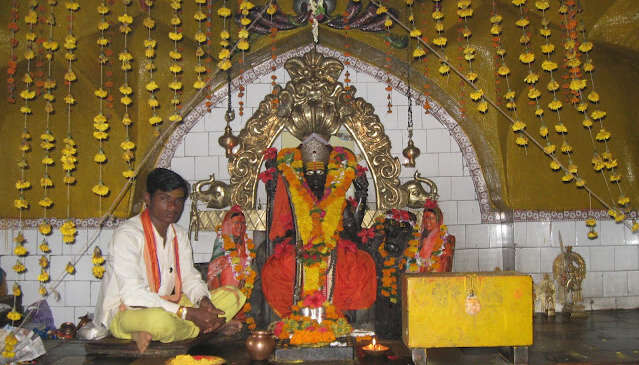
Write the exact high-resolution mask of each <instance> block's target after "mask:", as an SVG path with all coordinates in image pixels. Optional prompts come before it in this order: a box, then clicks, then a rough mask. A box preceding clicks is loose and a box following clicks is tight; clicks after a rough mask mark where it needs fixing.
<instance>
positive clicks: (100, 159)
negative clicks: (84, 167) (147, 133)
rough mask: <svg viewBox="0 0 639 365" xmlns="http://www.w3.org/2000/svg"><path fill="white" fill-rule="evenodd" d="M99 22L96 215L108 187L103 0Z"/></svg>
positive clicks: (95, 128) (103, 1) (104, 11)
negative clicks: (105, 177) (104, 170)
mask: <svg viewBox="0 0 639 365" xmlns="http://www.w3.org/2000/svg"><path fill="white" fill-rule="evenodd" d="M97 11H98V15H99V16H100V21H99V22H98V26H97V30H98V34H99V36H98V41H97V44H98V65H99V67H100V86H99V88H98V89H96V90H95V91H94V92H93V94H94V95H95V97H96V98H98V114H97V115H96V116H95V117H93V138H95V139H96V140H97V141H98V151H97V153H96V154H95V156H93V162H95V163H96V164H98V182H97V184H96V185H94V186H93V188H92V189H91V191H93V193H94V194H96V195H97V196H98V213H99V214H100V215H102V199H103V198H104V197H105V196H106V195H107V194H109V187H108V186H106V185H105V184H104V183H103V181H102V168H103V165H104V164H105V163H106V162H107V160H108V158H107V156H106V154H105V153H104V149H103V141H104V140H105V139H107V138H108V137H109V133H108V130H109V123H108V120H107V117H106V115H105V113H104V99H106V98H107V97H108V95H109V93H108V91H107V90H105V88H104V65H105V64H107V63H108V62H109V58H108V56H107V55H106V54H105V48H106V47H107V46H108V45H109V43H110V41H109V39H108V38H106V37H105V32H106V30H107V29H109V22H107V18H106V15H107V14H108V13H109V12H110V11H111V9H109V7H108V6H107V4H106V2H105V0H102V2H101V3H100V5H99V6H98V8H97Z"/></svg>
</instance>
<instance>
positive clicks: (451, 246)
mask: <svg viewBox="0 0 639 365" xmlns="http://www.w3.org/2000/svg"><path fill="white" fill-rule="evenodd" d="M419 242H420V243H419V251H418V253H417V255H416V257H415V262H414V265H409V266H408V271H409V272H450V271H452V269H453V254H454V253H455V236H453V235H451V234H449V233H448V230H447V228H446V226H445V225H444V215H443V214H442V211H441V209H440V208H439V206H438V205H437V201H435V200H431V199H428V200H426V203H425V204H424V214H423V216H422V223H421V235H420V239H419Z"/></svg>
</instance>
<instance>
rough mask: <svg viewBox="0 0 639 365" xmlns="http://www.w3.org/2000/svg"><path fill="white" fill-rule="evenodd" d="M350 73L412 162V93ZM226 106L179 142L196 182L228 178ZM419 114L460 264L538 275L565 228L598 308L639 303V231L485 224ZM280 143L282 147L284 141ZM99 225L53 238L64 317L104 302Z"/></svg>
mask: <svg viewBox="0 0 639 365" xmlns="http://www.w3.org/2000/svg"><path fill="white" fill-rule="evenodd" d="M349 72H350V73H351V79H352V80H353V85H354V86H355V87H356V88H357V96H362V97H364V98H365V99H366V100H367V101H368V102H370V103H372V104H373V106H374V107H375V110H376V111H377V114H378V116H379V118H380V120H381V121H382V123H383V124H384V126H385V129H386V134H387V135H388V136H389V137H390V139H391V143H392V154H393V155H394V156H397V157H398V158H400V159H401V160H403V157H402V156H401V151H402V149H403V147H404V146H406V143H407V141H408V136H407V132H406V111H407V101H406V97H405V96H402V95H400V94H398V93H397V92H395V91H393V113H391V114H389V113H387V112H386V95H387V93H386V91H385V90H384V88H385V86H386V85H385V84H380V83H379V82H377V81H376V80H375V79H373V78H372V77H370V76H369V75H367V74H365V73H361V72H358V71H356V70H352V69H351V70H349ZM276 74H277V75H278V80H288V75H286V73H285V72H284V71H283V70H282V69H279V70H277V71H276ZM342 78H343V75H342ZM270 83H271V78H270V75H266V76H264V77H263V78H262V79H260V80H258V81H256V82H254V83H251V84H247V85H245V86H246V91H245V94H246V96H245V98H244V102H245V110H244V116H240V115H239V110H238V109H237V106H238V100H237V98H234V100H233V102H234V107H235V108H236V109H235V113H236V119H235V120H234V121H233V122H232V123H231V127H232V128H233V130H234V132H235V133H236V134H237V133H238V132H239V130H240V129H241V128H242V125H244V123H245V122H246V120H248V118H249V117H250V116H251V114H252V112H253V110H254V108H255V107H256V106H257V105H258V104H259V102H260V101H261V100H262V98H263V96H264V94H265V93H267V92H269V91H270ZM225 110H226V101H223V102H222V103H220V104H219V105H217V106H216V107H214V108H213V109H212V111H211V113H208V114H207V115H206V116H205V117H203V118H202V119H201V120H200V121H199V122H198V123H197V124H196V125H194V126H193V128H192V129H191V130H190V132H189V133H188V134H187V135H186V136H185V137H184V138H183V141H182V143H180V144H179V145H178V146H177V148H176V150H175V154H174V157H173V159H172V161H171V168H172V169H174V170H175V171H177V172H179V173H180V174H181V175H182V176H183V177H184V178H185V179H187V180H189V182H191V183H192V182H195V181H196V180H200V179H205V178H208V177H209V175H210V174H211V173H214V174H215V177H216V178H217V179H218V180H222V181H227V182H228V179H229V174H228V170H227V159H226V157H225V155H224V151H223V150H222V149H221V147H220V146H219V145H218V142H217V140H218V138H219V137H220V136H221V135H222V133H223V130H224V127H225V122H224V112H225ZM413 117H414V125H415V131H414V132H415V133H414V135H415V138H414V141H415V145H416V146H417V147H418V148H420V150H421V152H422V154H421V156H420V157H419V158H417V161H416V163H417V170H418V171H420V172H421V174H422V176H425V177H429V178H432V179H433V180H434V181H435V182H436V183H437V184H438V187H439V194H440V202H439V204H440V207H441V208H442V210H443V212H444V219H445V223H446V225H447V226H448V227H449V231H450V233H451V234H454V235H455V236H456V238H457V241H456V252H455V259H454V267H453V269H454V271H458V272H465V271H468V272H476V271H487V270H488V271H490V270H493V269H495V267H500V268H504V265H506V267H505V268H506V269H508V268H509V267H508V265H511V267H510V268H514V269H516V270H517V271H521V272H525V273H529V274H531V275H532V276H533V278H534V280H535V281H538V280H540V279H541V278H542V276H543V273H548V272H552V261H553V260H554V258H555V257H556V256H557V254H558V253H559V240H558V236H559V232H561V235H562V238H563V241H564V242H565V243H566V244H569V245H574V246H575V247H574V250H575V252H577V253H579V254H581V255H582V256H583V257H584V260H585V262H586V265H587V271H588V273H587V276H586V279H585V280H584V282H583V295H584V298H585V300H584V301H585V304H586V307H587V308H588V309H591V308H592V309H606V308H637V307H639V237H637V235H635V234H632V233H631V232H630V231H629V230H628V229H624V227H623V226H621V225H617V224H614V223H613V222H611V221H603V222H599V223H598V227H597V230H598V232H599V237H598V238H597V239H595V240H590V239H588V238H587V237H586V235H587V232H588V230H587V229H586V228H585V224H584V223H583V222H552V223H551V222H517V223H514V224H513V223H510V224H509V223H505V224H481V215H480V210H479V203H478V200H477V194H476V192H475V187H474V185H473V182H472V179H471V177H470V175H469V173H468V167H467V166H466V163H465V161H464V159H463V156H462V153H461V152H460V149H459V146H458V145H457V142H456V141H455V140H454V139H453V138H452V137H451V136H450V134H449V132H448V130H447V129H446V128H445V127H444V126H443V125H442V124H441V123H440V122H439V121H437V120H436V119H435V118H434V117H433V116H432V115H430V114H425V113H424V111H423V110H422V108H421V106H413ZM275 147H278V148H279V147H280V142H279V141H277V142H276V143H275ZM362 163H364V162H362ZM414 172H415V169H414V168H402V173H401V176H400V178H401V180H402V182H404V181H406V180H408V179H410V178H411V177H412V176H413V173H414ZM370 186H371V190H370V193H369V202H370V203H373V202H374V200H375V195H374V193H373V190H372V183H371V184H370ZM259 192H260V193H259V197H260V199H261V201H262V203H264V202H265V199H264V194H263V189H261V188H260V189H259ZM189 210H190V201H189V202H187V204H186V206H185V209H184V214H183V215H182V217H181V219H180V224H182V225H183V226H185V227H187V226H188V212H189ZM95 233H96V231H95V230H87V229H80V233H79V235H78V241H77V243H76V244H74V245H66V244H63V243H62V240H61V237H60V235H59V233H58V232H57V231H56V232H54V233H53V234H52V236H50V237H49V245H50V246H51V248H52V254H51V273H52V279H56V278H58V276H59V275H60V274H61V272H62V271H63V270H64V267H65V265H66V263H67V262H69V261H70V260H75V259H77V258H78V257H80V260H79V262H78V264H77V265H76V269H77V273H76V274H75V275H73V276H68V277H66V278H65V279H64V282H63V283H62V285H59V286H58V287H57V292H58V293H59V294H60V296H61V299H60V301H56V300H55V299H53V298H49V299H48V301H49V305H50V306H51V308H52V311H53V314H54V316H55V321H56V324H57V325H59V324H61V323H62V322H65V321H74V322H77V317H79V316H81V315H84V314H86V312H90V311H92V310H93V306H95V303H96V299H97V295H98V291H99V287H100V281H99V280H97V279H95V278H94V277H93V276H92V274H91V267H92V264H91V256H90V254H91V251H90V252H89V253H88V254H85V255H83V256H79V253H80V251H81V250H82V248H83V247H84V244H85V242H86V241H87V239H88V238H92V237H93V236H94V234H95ZM111 233H112V231H111V230H108V229H105V230H102V231H101V233H100V235H99V236H98V237H97V240H96V242H97V244H98V245H99V246H100V248H101V249H102V252H103V253H104V254H105V255H106V257H107V259H108V242H109V241H110V239H111ZM24 234H25V237H26V239H27V244H26V246H27V248H28V250H29V251H30V255H31V256H29V257H28V258H27V260H26V261H27V267H28V269H29V270H28V271H27V273H25V274H20V275H17V274H15V273H14V272H13V270H12V269H11V267H12V266H13V265H14V264H15V262H16V257H15V256H12V255H13V253H12V251H13V247H14V243H13V241H12V237H13V236H14V232H13V231H11V230H1V231H0V255H2V256H1V257H0V265H1V266H2V268H4V270H5V271H6V272H7V279H8V284H9V288H10V287H11V285H12V284H13V282H14V281H15V280H19V281H20V282H21V285H22V289H23V292H24V298H23V302H24V303H25V304H29V303H31V302H33V301H35V300H37V299H38V298H39V297H40V296H39V294H38V288H39V283H38V282H37V281H36V278H37V275H38V273H39V267H38V266H37V259H38V256H37V255H36V254H35V253H36V252H37V249H36V245H37V244H39V242H40V240H41V239H42V237H40V236H38V234H37V232H36V230H26V231H25V232H24ZM213 240H214V235H213V234H212V233H211V232H200V234H199V240H198V241H193V254H194V258H195V261H196V262H204V261H208V259H209V258H210V255H211V249H212V246H211V244H212V242H213ZM513 251H514V253H513ZM513 256H514V257H513ZM504 263H506V264H504Z"/></svg>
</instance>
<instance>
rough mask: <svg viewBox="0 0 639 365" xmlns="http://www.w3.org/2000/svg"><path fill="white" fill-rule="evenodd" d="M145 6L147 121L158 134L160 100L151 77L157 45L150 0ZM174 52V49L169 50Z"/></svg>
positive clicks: (155, 84) (160, 120)
mask: <svg viewBox="0 0 639 365" xmlns="http://www.w3.org/2000/svg"><path fill="white" fill-rule="evenodd" d="M144 1H145V4H146V6H147V9H148V12H147V16H146V18H144V20H143V21H142V24H143V25H144V27H145V28H146V29H147V32H148V35H147V38H146V39H145V40H144V48H145V51H144V56H145V57H146V62H145V64H144V70H145V71H146V72H148V73H149V82H147V83H146V85H145V89H146V91H148V92H149V99H148V101H147V105H148V106H149V107H150V108H151V117H149V119H148V122H149V124H151V125H152V126H154V127H155V132H154V134H155V135H159V133H160V132H159V124H160V123H162V117H160V116H159V115H158V108H159V106H160V102H159V101H158V99H157V96H156V95H155V93H156V92H157V91H158V89H159V88H160V87H159V85H158V84H157V82H155V80H154V79H153V71H155V68H156V67H155V63H154V62H153V59H154V58H155V48H156V46H157V41H156V40H155V39H153V38H152V36H151V32H152V31H153V29H155V20H154V19H153V17H152V16H151V9H152V8H153V1H152V0H144ZM171 52H174V51H171Z"/></svg>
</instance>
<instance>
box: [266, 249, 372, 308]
mask: <svg viewBox="0 0 639 365" xmlns="http://www.w3.org/2000/svg"><path fill="white" fill-rule="evenodd" d="M335 270H336V272H335V282H334V288H333V304H334V305H335V306H336V307H337V308H338V309H340V310H341V311H346V310H351V309H363V308H368V307H370V306H371V305H373V303H374V302H375V296H376V293H377V280H376V273H375V262H374V261H373V258H372V257H371V256H370V255H369V254H368V253H367V252H365V251H362V250H358V249H357V248H356V246H355V244H354V243H352V242H350V241H346V240H341V241H340V243H339V244H338V246H337V264H336V266H335ZM294 282H295V247H294V246H293V245H292V244H286V243H283V244H280V245H278V247H277V248H276V252H275V253H274V254H273V255H272V256H271V257H270V258H269V259H268V260H267V261H266V264H265V265H264V268H263V269H262V291H263V292H264V296H265V297H266V300H267V301H268V303H269V304H270V305H271V307H272V308H273V309H274V310H275V312H276V313H277V314H278V315H279V316H280V317H284V316H287V315H288V314H290V313H291V306H292V304H293V287H294Z"/></svg>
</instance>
